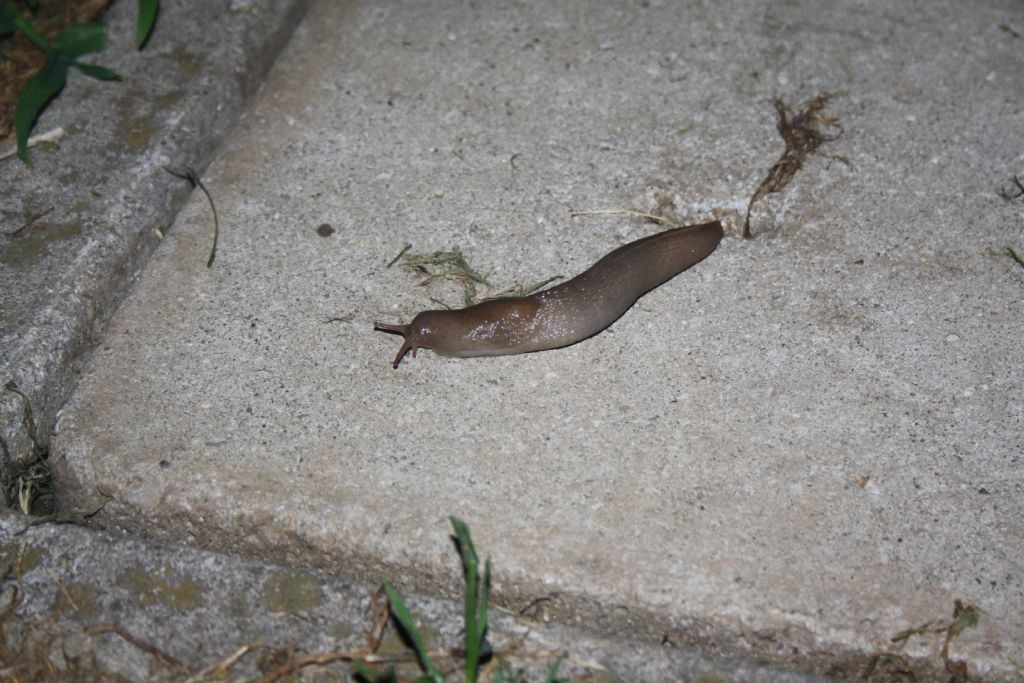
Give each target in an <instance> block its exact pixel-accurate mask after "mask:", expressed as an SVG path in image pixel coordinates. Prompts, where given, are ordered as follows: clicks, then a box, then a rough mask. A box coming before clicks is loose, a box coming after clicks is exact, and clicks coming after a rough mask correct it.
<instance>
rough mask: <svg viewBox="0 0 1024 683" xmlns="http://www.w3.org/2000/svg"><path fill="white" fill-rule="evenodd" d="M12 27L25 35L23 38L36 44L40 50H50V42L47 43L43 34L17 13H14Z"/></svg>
mask: <svg viewBox="0 0 1024 683" xmlns="http://www.w3.org/2000/svg"><path fill="white" fill-rule="evenodd" d="M14 25H15V26H17V27H18V30H19V31H21V32H22V33H24V34H25V36H26V37H27V38H28V39H29V40H31V41H32V42H33V43H35V44H36V47H38V48H39V49H41V50H49V49H50V41H48V40H47V39H46V38H45V37H44V36H43V34H41V33H40V32H39V31H37V30H35V28H34V27H33V26H32V24H30V23H28V19H26V18H25V17H23V16H21V15H20V14H18V13H17V12H15V13H14Z"/></svg>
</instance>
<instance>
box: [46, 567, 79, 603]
mask: <svg viewBox="0 0 1024 683" xmlns="http://www.w3.org/2000/svg"><path fill="white" fill-rule="evenodd" d="M44 569H46V573H47V574H49V575H50V578H51V579H53V582H54V583H55V584H57V588H60V592H61V593H63V594H64V599H65V600H67V601H68V604H69V605H71V609H73V610H75V611H76V612H78V611H79V609H78V603H76V602H75V599H74V598H72V597H71V593H68V589H67V586H65V585H64V584H63V583H62V582H61V580H60V579H58V578H57V575H56V574H54V573H53V570H52V569H50V568H49V567H44Z"/></svg>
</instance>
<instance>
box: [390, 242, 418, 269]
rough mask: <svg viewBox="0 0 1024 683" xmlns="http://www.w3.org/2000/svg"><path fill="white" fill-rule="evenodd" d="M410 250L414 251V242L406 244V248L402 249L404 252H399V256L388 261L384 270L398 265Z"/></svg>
mask: <svg viewBox="0 0 1024 683" xmlns="http://www.w3.org/2000/svg"><path fill="white" fill-rule="evenodd" d="M410 249H412V242H406V243H405V246H404V247H402V251H400V252H398V255H397V256H395V258H393V259H391V260H390V261H388V264H387V265H386V266H384V268H390V267H391V266H393V265H395V264H396V263H398V259H400V258H402V255H403V254H405V252H407V251H409V250H410Z"/></svg>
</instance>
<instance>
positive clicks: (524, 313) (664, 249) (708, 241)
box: [373, 221, 723, 368]
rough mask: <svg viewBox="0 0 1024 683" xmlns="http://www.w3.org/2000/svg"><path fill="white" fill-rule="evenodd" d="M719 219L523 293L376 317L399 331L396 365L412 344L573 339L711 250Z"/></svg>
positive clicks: (471, 346)
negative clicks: (400, 319)
mask: <svg viewBox="0 0 1024 683" xmlns="http://www.w3.org/2000/svg"><path fill="white" fill-rule="evenodd" d="M722 234H723V233H722V224H721V223H719V222H718V221H712V222H710V223H704V224H701V225H693V226H688V227H683V228H673V229H672V230H666V231H665V232H661V233H657V234H655V235H651V236H649V237H645V238H643V239H639V240H636V241H635V242H630V243H629V244H625V245H623V246H621V247H619V248H618V249H616V250H614V251H612V252H611V253H609V254H607V255H606V256H604V257H603V258H601V259H600V260H599V261H598V262H597V263H595V264H594V265H593V266H591V267H590V268H589V269H587V270H586V271H584V272H583V273H581V274H580V275H577V276H576V277H574V278H573V279H571V280H569V281H568V282H565V283H562V284H560V285H556V286H554V287H551V288H549V289H545V290H542V291H540V292H537V293H536V294H532V295H530V296H526V297H509V298H504V299H489V300H487V301H484V302H482V303H479V304H476V305H475V306H469V307H467V308H463V309H461V310H455V311H452V310H448V311H423V312H421V313H419V314H417V315H416V317H415V318H413V319H412V322H411V323H409V324H408V325H394V324H390V323H374V325H373V327H374V329H375V330H381V331H384V332H392V333H395V334H401V335H402V336H403V337H405V342H404V343H403V344H402V348H401V349H400V350H399V352H398V356H396V357H395V362H394V365H393V367H395V368H398V365H399V364H400V363H401V361H402V358H403V357H404V356H405V354H406V353H408V352H409V351H410V350H411V351H412V355H413V358H415V357H416V349H417V348H423V349H431V350H432V351H434V353H438V354H441V355H443V356H456V357H459V358H469V357H474V356H501V355H506V354H514V353H527V352H530V351H544V350H546V349H554V348H559V347H562V346H568V345H570V344H575V343H576V342H578V341H581V340H583V339H586V338H587V337H591V336H593V335H595V334H597V333H598V332H600V331H601V330H603V329H605V328H606V327H608V326H609V325H611V324H612V323H613V322H615V321H616V320H618V318H619V317H620V316H622V314H623V313H625V312H626V311H627V310H628V309H629V308H630V306H632V305H633V304H634V303H635V302H636V300H637V299H639V298H640V297H641V296H643V295H644V294H646V293H647V292H649V291H650V290H652V289H654V288H655V287H658V286H659V285H661V284H663V283H664V282H667V281H668V280H670V279H672V278H673V277H675V276H676V275H678V274H679V273H681V272H682V271H684V270H686V269H687V268H689V267H690V266H692V265H694V264H696V263H699V262H700V261H702V260H704V259H705V258H706V257H707V256H708V255H710V254H711V252H713V251H714V250H715V249H716V248H717V247H718V243H719V242H720V241H721V240H722Z"/></svg>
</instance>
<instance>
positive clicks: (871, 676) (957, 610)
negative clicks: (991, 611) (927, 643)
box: [861, 600, 981, 683]
mask: <svg viewBox="0 0 1024 683" xmlns="http://www.w3.org/2000/svg"><path fill="white" fill-rule="evenodd" d="M980 620H981V611H980V610H979V609H978V608H977V607H974V606H973V605H967V604H965V603H964V602H962V601H960V600H955V601H954V602H953V618H952V620H949V621H946V620H940V621H929V622H926V623H924V624H921V625H920V626H915V627H913V628H908V629H905V630H903V631H900V632H899V633H897V634H896V635H894V636H893V637H892V638H890V639H889V640H890V642H892V643H894V644H896V645H897V646H898V647H902V646H904V645H906V644H907V642H909V641H910V639H911V638H914V637H918V636H921V637H927V636H929V635H937V634H945V638H944V639H943V641H942V647H941V648H940V650H939V656H941V657H942V663H943V665H944V666H945V669H946V671H947V672H949V674H950V675H951V678H950V683H968V681H969V680H970V679H969V678H968V675H967V662H965V661H963V660H960V659H953V658H952V657H950V655H949V646H950V645H951V644H952V642H953V641H954V640H956V638H957V637H958V636H959V635H960V634H961V633H963V632H964V631H966V630H967V629H969V628H974V627H975V626H977V625H978V622H979V621H980ZM861 680H863V681H868V682H869V683H870V682H874V681H879V682H880V681H917V680H918V678H917V676H916V675H915V674H914V672H913V670H912V669H911V667H910V666H909V665H908V663H907V661H906V659H905V658H904V657H902V656H901V655H899V654H895V653H892V652H881V653H879V654H876V655H875V656H874V657H873V658H872V659H871V661H870V662H869V663H868V666H867V667H866V668H865V670H864V671H863V672H862V674H861Z"/></svg>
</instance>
